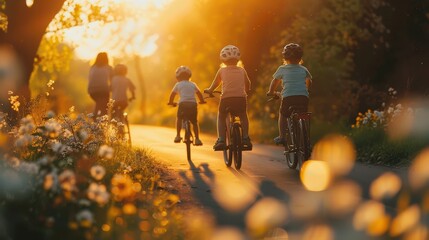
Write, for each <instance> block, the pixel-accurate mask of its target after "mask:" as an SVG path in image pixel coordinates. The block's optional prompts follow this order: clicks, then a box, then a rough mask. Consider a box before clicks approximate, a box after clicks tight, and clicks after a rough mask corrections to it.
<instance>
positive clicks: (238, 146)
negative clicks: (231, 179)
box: [204, 91, 252, 170]
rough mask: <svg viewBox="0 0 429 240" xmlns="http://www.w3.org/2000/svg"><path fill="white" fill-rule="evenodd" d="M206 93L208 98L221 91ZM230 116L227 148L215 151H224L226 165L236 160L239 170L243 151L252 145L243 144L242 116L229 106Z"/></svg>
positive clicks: (236, 167) (235, 164) (235, 165)
mask: <svg viewBox="0 0 429 240" xmlns="http://www.w3.org/2000/svg"><path fill="white" fill-rule="evenodd" d="M204 93H206V94H208V97H206V98H214V97H215V96H214V95H213V93H221V92H220V91H213V92H208V91H204ZM226 110H227V112H228V117H227V119H226V121H227V123H226V129H225V131H226V135H225V136H226V139H225V145H226V147H225V149H222V150H215V151H223V159H224V162H225V165H226V166H227V167H230V166H231V165H232V162H233V161H234V167H235V169H237V170H239V169H240V168H241V164H242V159H243V153H242V152H243V151H251V150H252V147H251V146H250V147H249V146H243V144H242V132H243V131H242V128H241V123H240V118H239V117H238V114H237V113H236V112H234V111H232V109H229V108H227V109H226Z"/></svg>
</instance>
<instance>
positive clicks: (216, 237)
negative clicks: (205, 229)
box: [210, 227, 246, 240]
mask: <svg viewBox="0 0 429 240" xmlns="http://www.w3.org/2000/svg"><path fill="white" fill-rule="evenodd" d="M224 239H228V240H229V239H231V240H245V239H246V237H245V236H244V234H243V233H242V232H241V231H240V229H237V228H232V227H224V228H218V229H216V231H215V232H214V233H213V235H212V236H211V238H210V240H224Z"/></svg>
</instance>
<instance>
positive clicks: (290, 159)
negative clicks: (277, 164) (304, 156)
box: [283, 133, 298, 169]
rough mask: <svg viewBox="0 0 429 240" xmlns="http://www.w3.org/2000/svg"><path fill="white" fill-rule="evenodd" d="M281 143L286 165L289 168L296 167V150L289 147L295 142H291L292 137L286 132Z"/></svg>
mask: <svg viewBox="0 0 429 240" xmlns="http://www.w3.org/2000/svg"><path fill="white" fill-rule="evenodd" d="M283 144H284V148H285V151H284V155H285V158H286V163H287V166H288V167H289V168H290V169H296V166H297V165H298V158H297V154H296V152H295V151H294V150H293V149H291V147H292V146H295V144H294V142H293V137H292V136H291V134H290V133H286V140H285V143H283Z"/></svg>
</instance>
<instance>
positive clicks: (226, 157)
mask: <svg viewBox="0 0 429 240" xmlns="http://www.w3.org/2000/svg"><path fill="white" fill-rule="evenodd" d="M226 126H227V127H226V130H225V131H226V134H225V136H226V139H225V146H226V147H225V149H224V150H223V161H224V162H225V165H226V166H227V167H231V165H232V155H233V151H232V145H231V129H230V125H229V121H228V120H227V123H226Z"/></svg>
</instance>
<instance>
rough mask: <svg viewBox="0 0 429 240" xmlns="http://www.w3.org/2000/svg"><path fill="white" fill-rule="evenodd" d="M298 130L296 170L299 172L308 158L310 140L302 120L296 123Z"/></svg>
mask: <svg viewBox="0 0 429 240" xmlns="http://www.w3.org/2000/svg"><path fill="white" fill-rule="evenodd" d="M298 129H299V134H298V137H299V140H298V151H297V157H298V165H297V169H298V170H300V169H301V167H302V165H303V164H304V162H305V161H307V160H308V158H309V157H310V138H309V135H308V129H307V124H306V123H305V120H304V119H299V121H298Z"/></svg>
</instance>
